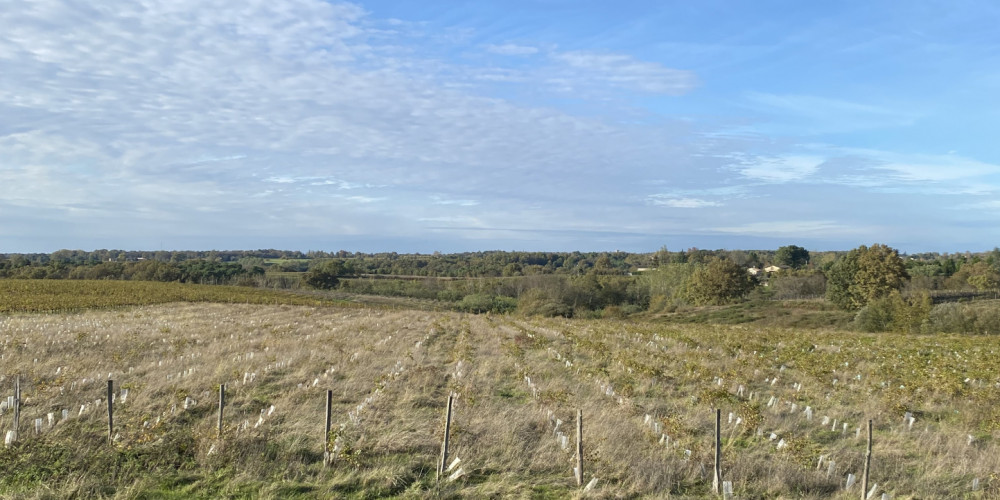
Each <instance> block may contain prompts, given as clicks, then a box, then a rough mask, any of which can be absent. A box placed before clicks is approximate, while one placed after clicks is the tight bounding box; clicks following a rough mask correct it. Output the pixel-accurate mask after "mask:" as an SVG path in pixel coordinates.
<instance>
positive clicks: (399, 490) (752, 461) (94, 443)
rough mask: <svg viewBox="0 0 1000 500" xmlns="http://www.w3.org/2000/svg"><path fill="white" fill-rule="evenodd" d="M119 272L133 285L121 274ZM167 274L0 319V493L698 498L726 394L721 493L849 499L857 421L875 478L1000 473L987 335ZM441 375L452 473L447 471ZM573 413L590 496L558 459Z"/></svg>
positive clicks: (956, 486) (994, 359) (982, 489)
mask: <svg viewBox="0 0 1000 500" xmlns="http://www.w3.org/2000/svg"><path fill="white" fill-rule="evenodd" d="M0 283H3V282H0ZM125 285H129V286H132V285H141V284H139V283H128V284H126V283H114V285H113V287H121V286H125ZM4 286H6V287H7V288H5V289H4V291H3V292H2V294H3V297H4V298H3V301H2V302H0V304H4V307H7V308H8V310H25V308H26V306H25V305H24V304H21V305H17V304H18V303H17V302H16V301H17V297H18V295H17V292H16V290H15V289H13V288H11V287H12V286H13V287H16V286H17V284H16V283H15V284H13V285H11V284H9V283H4ZM114 290H115V288H110V289H108V290H107V291H106V292H100V293H99V292H95V291H93V290H91V292H87V293H90V296H89V297H90V298H88V299H86V300H89V301H90V302H86V301H84V302H81V303H80V306H79V307H85V306H87V305H88V304H89V305H106V306H108V305H111V304H113V303H114V301H115V300H120V297H119V298H115V297H114V293H116V292H114ZM178 290H181V289H180V288H178ZM84 293H85V292H84V291H82V290H81V291H79V293H78V294H79V295H83V294H84ZM101 293H107V294H108V295H110V296H109V298H108V302H106V303H105V302H96V301H99V300H100V299H95V298H94V297H100V296H101ZM122 293H124V292H122ZM177 293H178V295H173V296H172V295H166V296H159V297H157V298H155V299H152V298H151V299H149V301H148V302H140V304H148V303H154V302H162V301H164V300H170V299H171V298H172V301H173V302H175V303H170V304H158V305H156V304H154V305H141V306H136V307H130V308H115V309H105V310H89V311H79V312H70V313H57V314H56V313H50V314H14V315H8V316H4V317H0V367H2V368H0V396H2V398H0V401H2V404H0V412H2V414H0V435H8V431H10V430H12V423H13V418H12V411H11V410H12V409H11V406H10V403H9V401H11V400H12V399H13V397H12V395H13V394H14V383H15V377H17V376H19V378H20V385H21V392H22V405H21V408H20V412H21V414H20V422H21V423H20V428H19V432H18V434H17V439H16V440H13V441H12V442H10V443H9V444H8V445H7V446H5V447H4V448H3V449H0V496H3V497H5V498H6V497H13V498H98V497H106V498H218V497H229V498H296V497H298V498H330V497H353V498H381V497H387V496H397V497H435V498H437V497H444V498H452V497H477V498H478V497H511V496H513V497H540V498H565V497H574V496H582V497H587V498H617V497H655V498H662V497H676V498H696V497H707V496H711V495H712V490H711V488H712V471H713V453H714V440H715V437H714V426H715V410H716V409H717V408H718V409H720V410H721V411H722V429H721V430H722V475H723V478H724V479H725V481H727V482H731V483H732V490H733V497H734V498H739V499H750V498H761V499H763V498H782V497H783V498H859V497H860V496H861V484H860V480H857V481H856V482H854V481H852V479H853V478H860V476H861V473H862V468H863V462H864V457H865V445H866V439H865V433H866V426H867V422H868V420H869V419H871V420H873V421H874V448H873V458H872V467H871V481H872V485H873V486H874V488H872V489H873V491H872V496H871V498H896V499H901V498H993V497H996V495H997V494H998V493H1000V478H998V477H997V472H998V471H1000V446H998V443H997V440H996V438H997V435H998V431H1000V409H998V408H997V407H996V406H995V402H996V401H998V400H1000V376H998V374H997V371H996V367H997V366H1000V345H998V342H997V340H996V339H995V338H994V337H971V336H904V335H896V334H883V335H868V334H857V333H849V332H842V331H832V330H831V331H817V330H812V331H796V330H783V329H777V328H768V329H763V328H752V327H745V326H704V325H683V326H676V325H674V326H671V325H663V324H657V323H642V322H622V321H612V320H592V321H583V320H565V319H523V318H516V317H508V316H487V315H460V314H454V313H440V312H420V311H390V310H384V309H383V310H379V309H363V308H340V307H328V306H317V305H289V304H281V303H279V304H278V305H274V304H270V305H268V303H267V300H263V296H261V299H262V300H252V299H251V298H249V297H243V298H242V299H240V298H237V297H238V296H234V297H233V300H231V301H226V300H222V302H232V303H231V304H230V303H221V304H220V303H209V302H204V303H190V302H187V301H200V300H207V299H199V298H194V297H191V296H185V295H183V293H182V292H177ZM220 293H222V292H220ZM226 293H228V292H226ZM232 293H235V292H232ZM304 299H306V298H304ZM67 300H72V299H67ZM81 300H83V299H81ZM181 301H184V302H181ZM248 301H249V302H251V303H250V304H247V303H246V302H248ZM95 302H96V303H95ZM255 302H260V303H262V304H263V305H255V304H254V303H255ZM125 303H128V304H134V303H133V302H125ZM11 304H14V305H13V306H12V305H11ZM64 305H65V304H64ZM38 308H39V309H57V308H58V309H66V307H63V306H60V307H54V306H44V305H39V307H38ZM109 379H111V380H113V381H114V382H113V391H114V403H113V406H114V415H115V416H114V429H113V435H112V439H111V442H110V443H109V439H108V428H107V425H108V423H107V413H106V410H105V408H106V404H107V400H106V382H107V380H109ZM220 384H225V385H226V408H225V413H224V414H223V418H222V433H221V436H219V435H218V434H219V433H218V429H217V418H218V414H217V404H218V390H219V385H220ZM327 390H332V391H333V399H332V405H333V407H332V423H333V425H332V428H333V432H332V435H331V436H330V438H329V439H328V440H324V434H323V429H324V417H325V407H326V399H325V398H326V393H327ZM449 394H454V395H455V403H454V411H453V419H452V422H451V427H450V453H449V464H448V465H449V466H450V468H449V470H447V471H446V474H445V477H444V478H443V479H442V480H441V481H440V482H438V481H437V480H436V470H437V461H438V459H439V458H440V449H441V439H442V435H443V433H444V429H445V419H444V413H443V412H444V409H445V404H446V402H447V400H448V396H449ZM577 410H581V411H582V414H583V416H584V419H585V422H586V425H585V427H584V434H583V441H584V450H585V451H584V460H585V463H586V468H585V469H584V475H585V477H584V481H583V482H584V484H586V485H588V488H589V489H588V490H587V491H586V492H585V493H584V492H583V489H582V488H581V487H579V486H577V483H576V481H575V480H574V477H573V474H574V473H573V467H574V464H575V463H576V462H575V460H574V453H573V452H574V450H575V448H574V446H573V445H572V442H573V441H574V440H575V439H576V430H575V429H576V415H577ZM325 449H328V450H329V451H330V458H331V461H330V463H329V464H328V465H325V464H324V450H325ZM849 484H850V486H849V487H848V485H849ZM882 495H885V497H883V496H882Z"/></svg>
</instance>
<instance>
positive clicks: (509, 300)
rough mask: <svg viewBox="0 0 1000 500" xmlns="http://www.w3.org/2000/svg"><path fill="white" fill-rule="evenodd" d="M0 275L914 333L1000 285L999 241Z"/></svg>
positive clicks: (107, 261)
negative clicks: (738, 316)
mask: <svg viewBox="0 0 1000 500" xmlns="http://www.w3.org/2000/svg"><path fill="white" fill-rule="evenodd" d="M0 278H21V279H111V280H147V281H176V282H186V283H206V284H242V285H251V286H263V287H278V288H297V287H304V288H314V289H320V290H331V289H340V290H343V291H347V292H352V293H359V294H375V295H387V296H399V297H411V298H417V299H427V300H435V301H439V302H443V303H446V304H448V305H450V306H451V307H453V308H455V309H458V310H464V311H469V312H487V311H492V312H510V311H515V310H516V311H519V312H521V313H523V314H540V315H549V316H592V317H596V316H624V315H628V314H632V313H636V312H640V311H650V312H652V313H664V314H669V313H672V312H675V311H677V310H679V309H684V308H697V307H707V306H718V305H725V304H731V303H736V302H741V301H745V300H787V299H821V298H825V299H827V300H829V301H830V302H832V303H833V304H835V305H837V306H838V307H840V308H842V309H845V310H849V311H855V312H856V313H857V315H858V317H857V323H858V324H859V325H862V326H861V327H862V328H864V329H868V330H874V331H877V330H886V329H893V330H905V331H917V330H920V329H921V328H923V326H921V325H925V324H927V322H928V321H930V318H932V317H935V316H934V314H933V311H932V309H934V308H936V307H937V306H934V305H933V297H938V296H940V294H941V293H943V292H945V291H959V292H962V293H969V294H975V293H981V292H983V291H986V290H993V289H996V288H997V287H998V286H1000V249H994V250H993V251H991V252H985V253H976V254H974V253H970V252H966V253H961V254H937V253H926V254H914V255H905V254H900V253H899V252H897V251H896V250H894V249H892V248H890V247H888V246H885V245H881V244H873V245H871V246H860V247H858V248H855V249H853V250H850V251H848V252H809V251H808V250H806V249H805V248H803V247H800V246H796V245H787V246H783V247H780V248H778V249H776V250H705V249H698V248H690V249H687V250H681V251H669V250H667V249H666V248H665V247H664V248H661V249H660V250H658V251H656V252H651V253H627V252H504V251H484V252H464V253H455V254H440V253H435V254H398V253H395V252H389V253H359V252H354V253H352V252H347V251H343V250H341V251H338V252H319V251H309V252H298V251H283V250H273V249H268V250H246V251H216V250H211V251H156V252H141V251H124V250H95V251H89V252H88V251H82V250H60V251H57V252H53V253H51V254H0ZM952 316H955V315H954V314H952ZM942 321H944V320H941V319H940V318H939V321H938V323H941V322H942ZM949 321H951V322H950V323H948V324H951V325H953V324H957V323H956V322H958V323H961V322H960V321H958V320H949ZM962 321H964V322H965V323H961V324H979V323H976V320H975V318H973V319H972V320H968V319H967V318H966V319H964V320H962ZM970 321H971V323H970ZM941 324H943V323H941ZM942 328H944V327H942ZM948 328H952V329H953V328H954V327H953V326H949V327H948ZM985 328H986V327H983V329H985Z"/></svg>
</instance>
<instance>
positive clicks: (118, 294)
mask: <svg viewBox="0 0 1000 500" xmlns="http://www.w3.org/2000/svg"><path fill="white" fill-rule="evenodd" d="M168 302H223V303H243V304H289V305H324V304H334V303H336V304H339V305H342V306H343V305H348V304H347V303H346V302H338V301H333V300H329V299H324V298H321V297H309V296H303V295H294V294H291V293H286V292H279V291H273V290H263V289H256V288H248V287H237V286H209V285H192V284H183V283H159V282H152V281H112V280H0V314H9V313H32V312H56V311H77V310H84V309H97V308H109V307H121V306H138V305H150V304H164V303H168Z"/></svg>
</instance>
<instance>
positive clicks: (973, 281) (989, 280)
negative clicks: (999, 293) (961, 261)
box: [962, 261, 1000, 291]
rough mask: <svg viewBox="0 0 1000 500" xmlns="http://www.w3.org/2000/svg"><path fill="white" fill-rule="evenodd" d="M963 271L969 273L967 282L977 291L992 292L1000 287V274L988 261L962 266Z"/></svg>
mask: <svg viewBox="0 0 1000 500" xmlns="http://www.w3.org/2000/svg"><path fill="white" fill-rule="evenodd" d="M962 271H967V272H968V274H969V277H968V278H966V282H967V283H968V284H970V285H972V286H974V287H976V290H980V291H982V290H992V289H994V288H997V287H998V286H1000V273H998V272H997V270H996V268H994V267H993V266H991V265H990V264H988V263H987V262H986V261H979V262H976V263H975V264H970V265H968V266H962Z"/></svg>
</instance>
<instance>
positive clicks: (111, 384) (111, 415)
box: [108, 380, 115, 444]
mask: <svg viewBox="0 0 1000 500" xmlns="http://www.w3.org/2000/svg"><path fill="white" fill-rule="evenodd" d="M114 395H115V381H114V380H108V444H114V442H115V410H114V407H113V406H112V404H113V402H114V399H113V398H114Z"/></svg>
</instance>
